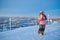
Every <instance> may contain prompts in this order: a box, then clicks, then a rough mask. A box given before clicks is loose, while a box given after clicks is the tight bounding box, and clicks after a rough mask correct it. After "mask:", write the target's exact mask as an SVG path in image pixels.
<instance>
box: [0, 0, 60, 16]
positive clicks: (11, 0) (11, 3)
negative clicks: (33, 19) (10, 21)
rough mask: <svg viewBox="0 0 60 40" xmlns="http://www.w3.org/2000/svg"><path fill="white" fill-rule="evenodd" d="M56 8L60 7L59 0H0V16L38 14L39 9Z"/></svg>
mask: <svg viewBox="0 0 60 40" xmlns="http://www.w3.org/2000/svg"><path fill="white" fill-rule="evenodd" d="M56 9H58V11H59V9H60V0H0V16H38V15H39V11H40V10H43V11H49V10H50V11H51V10H56ZM50 11H49V12H50ZM46 14H50V13H46ZM58 14H59V15H60V11H59V12H58ZM52 15H53V14H52Z"/></svg>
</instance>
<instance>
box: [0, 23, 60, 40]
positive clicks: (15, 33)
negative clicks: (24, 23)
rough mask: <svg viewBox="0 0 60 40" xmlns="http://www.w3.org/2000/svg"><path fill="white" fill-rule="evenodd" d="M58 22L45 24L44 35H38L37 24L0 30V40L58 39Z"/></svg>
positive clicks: (59, 37) (59, 26)
mask: <svg viewBox="0 0 60 40" xmlns="http://www.w3.org/2000/svg"><path fill="white" fill-rule="evenodd" d="M59 30H60V24H58V23H53V24H50V25H46V29H45V35H44V36H38V33H37V32H38V25H35V26H30V27H24V28H18V29H15V30H10V31H5V32H0V40H60V31H59Z"/></svg>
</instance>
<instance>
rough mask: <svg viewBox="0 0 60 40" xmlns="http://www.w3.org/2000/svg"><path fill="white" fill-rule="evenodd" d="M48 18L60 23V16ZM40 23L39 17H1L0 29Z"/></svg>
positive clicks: (5, 29)
mask: <svg viewBox="0 0 60 40" xmlns="http://www.w3.org/2000/svg"><path fill="white" fill-rule="evenodd" d="M48 20H51V21H52V22H58V23H60V17H56V16H55V17H52V16H51V17H49V18H48ZM34 25H38V19H37V17H0V31H1V32H2V31H7V30H13V29H16V28H20V27H29V26H34Z"/></svg>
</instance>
